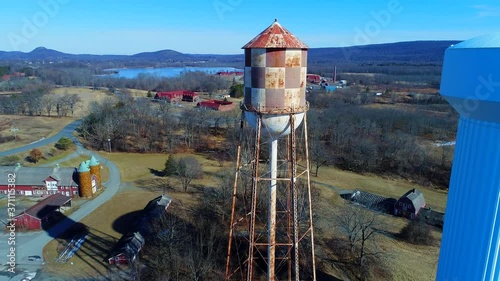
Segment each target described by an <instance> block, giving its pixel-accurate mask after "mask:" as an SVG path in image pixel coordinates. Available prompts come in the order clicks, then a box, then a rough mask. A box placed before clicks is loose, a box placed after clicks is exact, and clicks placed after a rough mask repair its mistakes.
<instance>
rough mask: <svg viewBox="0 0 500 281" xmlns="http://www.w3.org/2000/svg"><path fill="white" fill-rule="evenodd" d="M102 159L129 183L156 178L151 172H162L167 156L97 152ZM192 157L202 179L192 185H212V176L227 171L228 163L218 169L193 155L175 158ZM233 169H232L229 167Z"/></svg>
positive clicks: (208, 161) (212, 163)
mask: <svg viewBox="0 0 500 281" xmlns="http://www.w3.org/2000/svg"><path fill="white" fill-rule="evenodd" d="M99 153H100V154H101V155H102V156H103V157H106V158H108V159H109V160H110V161H111V162H113V163H115V164H116V165H117V166H118V168H119V169H120V173H121V179H122V181H124V182H131V181H137V180H144V179H153V178H155V177H156V176H155V175H154V174H153V173H152V171H151V169H152V170H157V171H162V170H163V169H164V168H165V161H166V160H167V158H168V154H162V153H152V154H141V153H107V152H99ZM186 155H190V156H194V157H196V159H197V160H198V161H199V162H200V164H201V165H202V167H203V172H204V177H203V179H197V180H194V181H193V184H195V185H196V184H202V185H213V184H214V180H213V179H212V176H213V175H214V174H215V173H217V172H218V171H220V170H221V169H227V168H228V167H229V165H231V164H229V163H225V164H224V167H220V166H219V164H218V163H217V161H213V160H209V159H207V158H206V157H204V156H202V155H194V154H189V153H178V154H175V157H182V156H186ZM231 168H234V167H231Z"/></svg>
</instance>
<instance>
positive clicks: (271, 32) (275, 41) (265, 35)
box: [242, 20, 309, 49]
mask: <svg viewBox="0 0 500 281" xmlns="http://www.w3.org/2000/svg"><path fill="white" fill-rule="evenodd" d="M256 48H263V49H269V48H278V49H279V48H287V49H308V48H309V47H308V46H307V45H306V44H304V43H303V42H302V41H300V40H299V39H298V38H297V37H295V35H293V34H292V33H290V31H288V30H287V29H286V28H284V27H283V26H281V24H279V23H278V20H274V22H273V23H272V24H271V25H270V26H269V27H268V28H266V29H265V30H264V31H262V32H261V33H260V34H259V35H257V36H256V37H255V38H253V39H252V40H250V42H248V43H247V44H246V45H245V46H243V48H242V49H256Z"/></svg>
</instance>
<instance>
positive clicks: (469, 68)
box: [436, 34, 500, 281]
mask: <svg viewBox="0 0 500 281" xmlns="http://www.w3.org/2000/svg"><path fill="white" fill-rule="evenodd" d="M441 94H442V95H443V96H444V97H445V98H446V100H448V102H449V103H450V104H451V105H452V106H453V107H454V108H455V109H456V110H457V111H458V113H459V114H460V121H459V125H458V133H457V144H456V149H455V156H454V159H453V168H452V173H451V181H450V188H449V193H448V202H447V206H446V214H445V222H444V229H443V236H442V242H441V250H440V255H439V264H438V270H437V278H436V279H437V280H441V281H445V280H447V281H448V280H449V281H455V280H457V281H458V280H466V281H472V280H474V281H480V280H484V281H485V280H491V281H493V280H500V264H498V258H499V254H500V248H499V247H500V34H497V35H488V36H482V37H478V38H474V39H471V40H467V41H464V42H462V43H460V44H457V45H455V46H451V47H450V48H448V49H447V50H446V52H445V58H444V64H443V74H442V80H441Z"/></svg>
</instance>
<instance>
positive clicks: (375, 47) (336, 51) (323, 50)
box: [0, 40, 460, 64]
mask: <svg viewBox="0 0 500 281" xmlns="http://www.w3.org/2000/svg"><path fill="white" fill-rule="evenodd" d="M459 42H460V41H458V40H432V41H431V40H420V41H405V42H395V43H382V44H370V45H360V46H350V47H320V48H310V49H309V63H313V64H322V63H331V62H336V63H346V62H355V63H361V62H399V63H405V62H419V63H442V60H443V57H444V51H445V50H446V48H448V47H449V46H451V45H453V44H457V43H459ZM0 60H29V61H86V62H92V61H144V62H159V61H164V62H195V61H196V62H199V61H217V62H242V61H243V54H230V55H225V54H188V53H182V52H179V51H175V50H172V49H164V50H158V51H152V52H141V53H137V54H133V55H113V54H111V55H109V54H108V55H96V54H69V53H64V52H60V51H57V50H53V49H49V48H45V47H37V48H35V49H33V50H32V51H30V52H20V51H1V50H0Z"/></svg>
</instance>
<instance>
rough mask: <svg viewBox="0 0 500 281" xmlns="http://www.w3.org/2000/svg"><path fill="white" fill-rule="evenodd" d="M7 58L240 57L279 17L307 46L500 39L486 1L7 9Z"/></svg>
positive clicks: (28, 0)
mask: <svg viewBox="0 0 500 281" xmlns="http://www.w3.org/2000/svg"><path fill="white" fill-rule="evenodd" d="M0 4H1V7H2V8H1V10H0V21H1V24H0V26H1V27H0V35H1V36H0V50H3V51H12V50H18V51H24V52H27V51H31V50H32V49H34V48H36V47H38V46H44V47H47V48H51V49H56V50H59V51H63V52H68V53H78V54H82V53H88V54H135V53H139V52H146V51H157V50H163V49H173V50H176V51H180V52H183V53H217V54H239V53H241V52H242V51H241V47H242V46H243V45H244V44H245V43H247V42H248V41H250V39H252V38H253V37H254V36H256V35H257V34H258V33H260V32H261V31H262V30H263V29H265V28H266V27H267V26H269V25H270V24H271V23H272V22H273V21H274V19H275V18H277V19H278V20H279V22H280V23H281V24H282V25H283V26H284V27H286V28H287V29H288V30H290V31H291V32H292V33H294V34H295V35H296V36H297V37H299V38H300V39H302V41H304V42H305V43H306V44H308V45H309V46H310V47H339V46H352V45H365V44H375V43H387V42H400V41H412V40H464V39H468V38H472V37H475V36H479V35H484V34H488V33H493V32H499V31H500V3H499V2H498V1H492V0H485V1H481V2H476V3H471V2H470V1H464V0H456V1H452V0H383V1H379V0H337V1H332V0H330V1H328V0H315V1H297V0H274V1H273V0H266V1H264V0H184V1H170V0H140V1H137V0H136V1H132V0H18V1H12V0H0Z"/></svg>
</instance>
